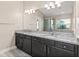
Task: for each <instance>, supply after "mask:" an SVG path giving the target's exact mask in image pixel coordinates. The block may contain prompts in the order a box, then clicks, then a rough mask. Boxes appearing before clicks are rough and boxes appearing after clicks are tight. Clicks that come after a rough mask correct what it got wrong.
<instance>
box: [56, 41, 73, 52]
mask: <svg viewBox="0 0 79 59" xmlns="http://www.w3.org/2000/svg"><path fill="white" fill-rule="evenodd" d="M55 46H56V47H59V48H63V49H65V50H70V51H74V45H73V44H69V43H63V42H55Z"/></svg>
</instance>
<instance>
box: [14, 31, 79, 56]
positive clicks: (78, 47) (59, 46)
mask: <svg viewBox="0 0 79 59" xmlns="http://www.w3.org/2000/svg"><path fill="white" fill-rule="evenodd" d="M15 44H16V46H17V48H18V49H20V50H22V51H24V52H25V53H28V54H29V55H31V56H33V57H77V56H79V42H78V41H77V39H76V38H75V36H74V35H73V34H72V33H71V32H68V33H67V32H66V33H65V32H54V33H52V32H45V31H28V30H18V31H16V32H15Z"/></svg>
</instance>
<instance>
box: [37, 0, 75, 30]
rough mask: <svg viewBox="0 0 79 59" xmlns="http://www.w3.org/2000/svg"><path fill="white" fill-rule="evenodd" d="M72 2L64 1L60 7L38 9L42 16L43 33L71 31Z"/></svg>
mask: <svg viewBox="0 0 79 59" xmlns="http://www.w3.org/2000/svg"><path fill="white" fill-rule="evenodd" d="M74 3H75V2H74V1H64V2H62V3H61V6H60V7H56V8H50V9H46V8H40V9H38V10H39V11H40V12H41V13H42V14H43V15H44V22H43V25H44V26H43V29H44V31H53V30H58V31H59V30H60V31H72V20H73V7H74Z"/></svg>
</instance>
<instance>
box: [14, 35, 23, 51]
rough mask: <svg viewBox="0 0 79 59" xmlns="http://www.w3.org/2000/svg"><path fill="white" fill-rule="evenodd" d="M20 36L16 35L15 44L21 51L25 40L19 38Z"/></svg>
mask: <svg viewBox="0 0 79 59" xmlns="http://www.w3.org/2000/svg"><path fill="white" fill-rule="evenodd" d="M19 35H20V34H16V35H15V40H16V41H15V42H16V43H15V44H16V46H17V48H19V49H21V50H22V47H23V38H22V37H20V36H19Z"/></svg>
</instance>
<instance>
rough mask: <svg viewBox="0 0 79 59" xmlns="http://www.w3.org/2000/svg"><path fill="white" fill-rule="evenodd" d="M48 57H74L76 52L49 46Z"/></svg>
mask: <svg viewBox="0 0 79 59" xmlns="http://www.w3.org/2000/svg"><path fill="white" fill-rule="evenodd" d="M47 55H48V56H49V57H74V52H72V51H67V50H64V49H60V48H56V47H53V46H49V47H48V52H47Z"/></svg>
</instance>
